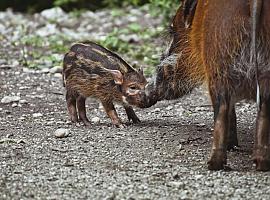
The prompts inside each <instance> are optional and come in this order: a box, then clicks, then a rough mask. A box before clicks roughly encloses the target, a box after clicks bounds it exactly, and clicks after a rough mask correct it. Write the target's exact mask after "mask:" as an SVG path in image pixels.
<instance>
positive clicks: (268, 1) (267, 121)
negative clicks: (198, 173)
mask: <svg viewBox="0 0 270 200" xmlns="http://www.w3.org/2000/svg"><path fill="white" fill-rule="evenodd" d="M194 1H195V0H194ZM269 9H270V0H237V1H235V0H198V1H197V4H196V11H195V12H194V17H193V16H192V23H191V26H190V27H189V28H188V29H187V31H186V32H185V31H184V32H183V29H182V27H181V26H180V25H183V22H181V21H180V22H179V21H177V20H174V21H173V23H172V26H173V28H175V32H176V33H177V34H178V33H179V35H177V34H175V35H174V36H173V42H172V45H171V46H170V49H169V54H168V57H170V56H171V55H173V54H176V55H177V56H176V57H177V62H176V65H175V67H174V74H175V77H174V78H175V79H177V80H178V82H179V84H178V85H179V86H180V89H179V88H178V90H177V91H181V87H182V85H190V86H191V87H190V88H191V89H192V88H193V86H196V85H198V83H199V84H200V83H201V80H204V81H205V82H206V83H207V84H208V88H209V93H210V97H211V100H212V103H213V108H214V118H215V119H214V133H213V136H214V139H213V145H212V153H211V156H210V160H209V162H208V168H209V169H212V170H219V169H223V168H224V165H225V164H226V160H227V156H226V150H227V148H228V147H229V146H233V145H237V144H238V142H237V137H236V115H235V103H236V102H237V101H239V100H241V99H254V100H255V99H256V95H257V94H258V95H259V98H258V99H259V100H260V101H258V104H259V105H258V107H259V109H258V115H257V130H256V137H255V146H254V157H253V160H254V161H255V163H256V169H257V170H262V171H266V170H269V169H270V150H269V149H270V147H269V134H270V87H269V86H270V38H269V37H270V13H269ZM178 12H181V11H179V10H178V11H177V14H176V16H177V15H178V14H179V13H178ZM179 19H180V18H179ZM179 26H180V27H179ZM183 38H187V39H186V40H187V45H186V46H185V44H183V42H182V40H183ZM176 44H179V45H176ZM183 51H184V52H187V56H185V55H186V54H185V53H182V52H183ZM165 60H166V58H165ZM182 60H184V61H182ZM183 62H184V64H183ZM189 66H190V68H188V67H189ZM183 76H184V77H185V76H187V77H189V78H187V79H183V78H182V77H183ZM177 80H172V82H173V83H175V82H177ZM186 80H191V81H188V82H187V83H180V82H181V81H184V82H185V81H186ZM190 83H191V84H190ZM257 83H258V87H259V90H257ZM176 89H177V88H176ZM187 91H188V90H187ZM173 93H174V94H175V93H176V92H175V91H174V92H173ZM177 96H181V95H177ZM177 96H176V97H177Z"/></svg>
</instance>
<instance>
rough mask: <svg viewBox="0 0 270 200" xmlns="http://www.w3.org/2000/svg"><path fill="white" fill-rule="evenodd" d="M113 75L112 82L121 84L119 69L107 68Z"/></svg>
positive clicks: (121, 78)
mask: <svg viewBox="0 0 270 200" xmlns="http://www.w3.org/2000/svg"><path fill="white" fill-rule="evenodd" d="M109 71H110V73H111V74H112V76H113V79H114V82H115V84H117V85H122V84H123V74H122V73H121V72H120V71H119V70H109Z"/></svg>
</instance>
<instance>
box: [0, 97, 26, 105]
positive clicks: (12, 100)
mask: <svg viewBox="0 0 270 200" xmlns="http://www.w3.org/2000/svg"><path fill="white" fill-rule="evenodd" d="M20 99H21V97H19V96H5V97H3V99H2V100H1V103H5V104H8V103H12V102H17V101H19V100H20Z"/></svg>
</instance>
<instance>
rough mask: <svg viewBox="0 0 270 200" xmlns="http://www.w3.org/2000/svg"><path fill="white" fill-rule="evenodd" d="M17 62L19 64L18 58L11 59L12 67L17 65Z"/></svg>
mask: <svg viewBox="0 0 270 200" xmlns="http://www.w3.org/2000/svg"><path fill="white" fill-rule="evenodd" d="M19 64H20V62H19V61H18V60H13V61H12V62H11V65H12V67H17V66H18V65H19Z"/></svg>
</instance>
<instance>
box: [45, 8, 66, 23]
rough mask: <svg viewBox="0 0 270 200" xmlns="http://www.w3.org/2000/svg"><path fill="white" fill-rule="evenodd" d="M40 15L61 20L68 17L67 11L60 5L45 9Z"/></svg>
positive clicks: (48, 18)
mask: <svg viewBox="0 0 270 200" xmlns="http://www.w3.org/2000/svg"><path fill="white" fill-rule="evenodd" d="M40 15H41V16H42V17H44V18H45V19H47V20H59V19H61V18H63V17H66V13H65V12H64V11H63V10H62V9H61V8H60V7H55V8H51V9H47V10H43V11H42V12H41V13H40Z"/></svg>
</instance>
